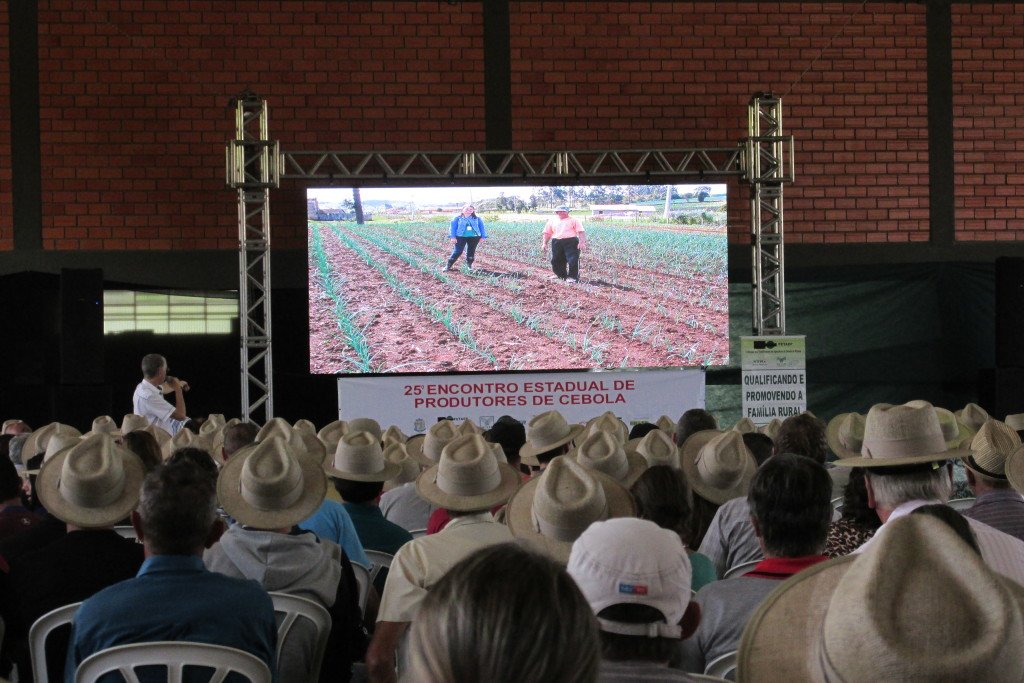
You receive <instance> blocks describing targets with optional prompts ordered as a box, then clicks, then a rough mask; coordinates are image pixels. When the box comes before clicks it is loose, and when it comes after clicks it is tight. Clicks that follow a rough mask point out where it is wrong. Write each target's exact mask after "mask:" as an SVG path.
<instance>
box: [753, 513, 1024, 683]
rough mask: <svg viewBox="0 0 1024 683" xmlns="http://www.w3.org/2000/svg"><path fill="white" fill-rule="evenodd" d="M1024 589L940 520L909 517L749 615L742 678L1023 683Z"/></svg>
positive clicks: (790, 583) (785, 587)
mask: <svg viewBox="0 0 1024 683" xmlns="http://www.w3.org/2000/svg"><path fill="white" fill-rule="evenodd" d="M1022 652H1024V587H1021V586H1019V585H1017V584H1016V583H1014V582H1013V581H1011V580H1008V579H1006V578H1003V577H1002V576H1000V575H999V574H997V573H996V572H994V571H993V570H991V569H989V568H988V566H986V564H985V562H984V561H983V560H982V558H981V557H979V556H978V555H977V554H976V553H975V552H973V551H972V550H971V549H970V548H969V547H968V546H967V544H966V543H964V541H963V540H962V539H961V538H960V537H959V536H957V534H956V533H955V532H954V531H953V530H952V529H951V528H950V527H949V526H948V525H947V524H945V523H944V522H942V521H941V520H938V519H934V518H931V517H925V516H920V515H907V516H905V517H901V518H899V519H895V520H892V521H890V522H889V523H887V524H886V525H885V527H884V533H881V534H879V535H878V537H877V540H876V541H875V542H873V543H872V544H871V545H870V546H868V549H866V550H865V551H864V552H863V553H862V554H860V555H849V556H847V557H843V558H840V559H837V560H832V561H830V562H824V563H822V564H819V565H816V566H814V567H810V568H808V569H805V570H804V571H802V572H800V573H798V574H796V575H794V576H793V577H792V578H790V579H788V580H787V581H785V582H784V583H782V584H781V585H780V586H779V587H778V588H776V589H775V590H774V591H773V592H772V593H770V594H769V595H768V597H767V598H766V599H765V600H764V601H763V602H762V603H761V605H760V606H759V607H758V608H757V610H756V611H755V612H754V615H753V616H752V617H751V618H750V621H749V622H748V623H747V626H746V629H745V630H744V631H743V638H742V640H741V641H740V648H739V653H738V659H737V662H738V670H739V674H740V677H739V680H740V681H765V680H779V678H780V673H781V672H785V674H784V678H785V679H786V680H787V681H793V682H794V683H800V682H803V681H808V682H810V681H815V682H817V681H825V680H829V681H832V680H835V681H840V680H843V681H986V683H989V682H1000V681H1020V680H1021V671H1022V668H1021V667H1022V664H1021V661H1022V660H1021V653H1022Z"/></svg>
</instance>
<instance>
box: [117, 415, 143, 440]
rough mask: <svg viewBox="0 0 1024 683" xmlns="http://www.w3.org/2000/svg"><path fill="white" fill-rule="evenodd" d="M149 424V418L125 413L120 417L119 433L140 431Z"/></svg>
mask: <svg viewBox="0 0 1024 683" xmlns="http://www.w3.org/2000/svg"><path fill="white" fill-rule="evenodd" d="M148 426H149V420H147V419H146V418H144V417H143V416H141V415H136V414H135V413H126V414H125V416H124V417H122V418H121V435H122V436H123V435H125V434H127V433H128V432H135V431H142V430H144V429H145V428H146V427H148Z"/></svg>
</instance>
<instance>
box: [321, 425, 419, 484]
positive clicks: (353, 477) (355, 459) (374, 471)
mask: <svg viewBox="0 0 1024 683" xmlns="http://www.w3.org/2000/svg"><path fill="white" fill-rule="evenodd" d="M400 470H401V468H400V467H399V466H398V465H397V464H396V463H393V462H389V461H388V460H387V459H386V458H385V457H384V451H383V449H381V447H380V441H379V440H378V439H377V437H375V436H374V435H373V434H371V433H370V432H349V433H348V434H346V435H345V436H343V437H341V440H340V441H338V448H337V449H336V450H335V451H334V461H333V462H332V463H331V465H330V466H329V467H327V474H328V475H330V476H332V477H337V478H339V479H345V480H347V481H381V482H382V481H387V480H388V479H391V478H392V477H394V476H395V475H397V474H398V473H399V471H400Z"/></svg>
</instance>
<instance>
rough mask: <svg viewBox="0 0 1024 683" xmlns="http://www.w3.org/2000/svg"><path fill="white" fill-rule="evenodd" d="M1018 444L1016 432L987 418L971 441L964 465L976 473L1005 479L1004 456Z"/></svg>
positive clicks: (1018, 438)
mask: <svg viewBox="0 0 1024 683" xmlns="http://www.w3.org/2000/svg"><path fill="white" fill-rule="evenodd" d="M1019 446H1020V436H1019V435H1018V434H1017V432H1016V431H1015V430H1013V429H1011V428H1010V427H1007V426H1006V424H1004V423H1002V422H1000V421H999V420H993V419H991V418H989V419H988V420H986V421H985V424H983V425H981V429H979V430H978V433H977V434H976V435H975V436H974V439H973V440H972V441H971V452H970V454H969V455H965V456H964V457H963V461H964V465H965V466H966V467H968V468H969V469H971V470H974V471H975V472H977V473H978V474H983V475H985V476H987V477H993V478H995V479H1006V458H1007V456H1009V455H1010V453H1012V452H1013V451H1014V450H1015V449H1017V448H1018V447H1019Z"/></svg>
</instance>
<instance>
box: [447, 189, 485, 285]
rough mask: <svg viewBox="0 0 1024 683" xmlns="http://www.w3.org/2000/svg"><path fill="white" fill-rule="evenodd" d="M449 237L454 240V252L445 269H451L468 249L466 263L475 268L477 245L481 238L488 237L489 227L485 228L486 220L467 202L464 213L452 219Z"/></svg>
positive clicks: (463, 208) (471, 268) (470, 267)
mask: <svg viewBox="0 0 1024 683" xmlns="http://www.w3.org/2000/svg"><path fill="white" fill-rule="evenodd" d="M448 237H449V238H450V239H451V242H452V253H451V256H449V257H448V265H447V266H446V267H445V270H451V269H452V267H453V266H454V265H455V262H456V261H458V260H459V257H460V256H462V251H463V249H465V251H466V265H467V266H468V268H469V269H470V270H473V261H474V260H475V259H476V245H477V244H479V243H480V240H484V239H487V229H486V228H484V221H483V219H482V218H480V216H477V215H476V207H474V206H473V205H472V204H466V205H465V206H464V207H462V213H460V214H459V215H458V216H456V217H455V218H453V219H452V224H451V230H450V231H449V233H448Z"/></svg>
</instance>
